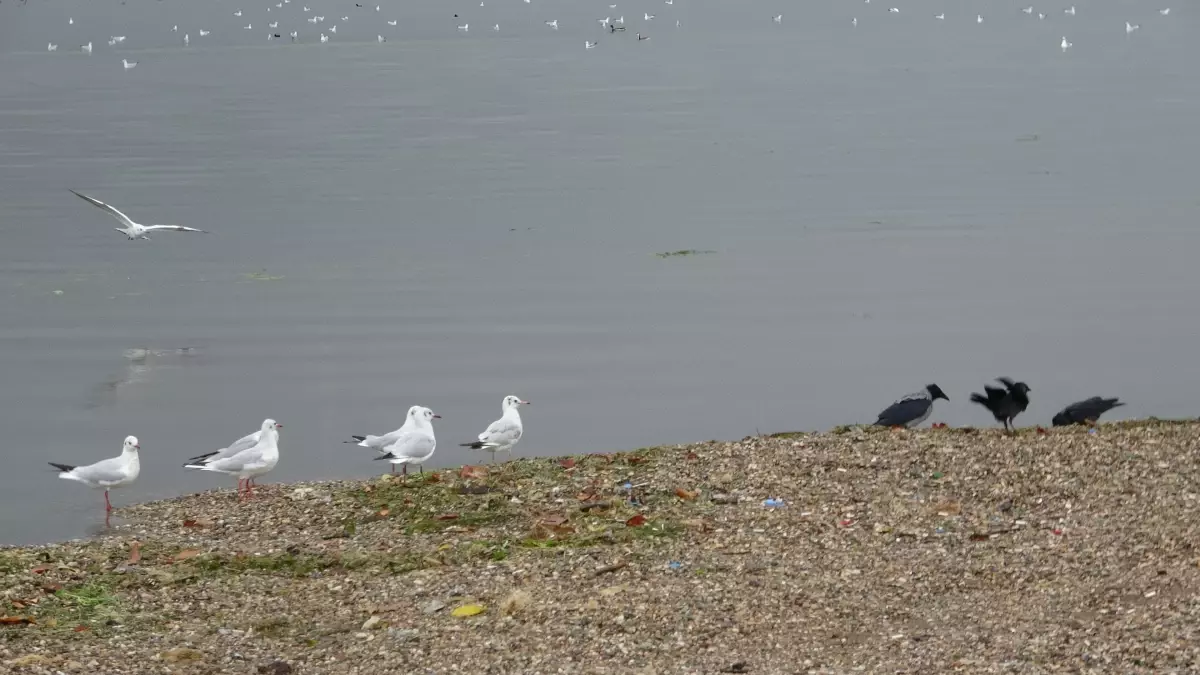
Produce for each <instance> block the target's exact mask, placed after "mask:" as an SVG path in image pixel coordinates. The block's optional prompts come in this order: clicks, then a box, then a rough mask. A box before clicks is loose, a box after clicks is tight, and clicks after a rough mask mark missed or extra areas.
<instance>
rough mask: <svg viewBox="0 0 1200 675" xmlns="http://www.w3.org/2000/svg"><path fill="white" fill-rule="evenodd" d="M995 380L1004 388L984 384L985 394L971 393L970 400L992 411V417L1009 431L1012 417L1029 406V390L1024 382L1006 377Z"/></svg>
mask: <svg viewBox="0 0 1200 675" xmlns="http://www.w3.org/2000/svg"><path fill="white" fill-rule="evenodd" d="M996 381H997V382H1000V383H1001V384H1003V385H1004V386H1005V389H1001V388H999V387H989V386H987V385H984V386H983V390H984V391H985V392H987V396H983V395H981V394H971V402H972V403H978V404H979V405H981V406H983V407H985V408H987V409H988V410H990V411H992V417H995V418H996V421H997V422H1002V423H1003V424H1004V430H1005V431H1009V430H1010V425H1011V424H1012V421H1013V418H1015V417H1016V416H1017V415H1020V414H1021V413H1023V412H1025V409H1026V408H1028V407H1029V392H1030V391H1031V390H1030V389H1029V385H1027V384H1025V383H1024V382H1013V381H1012V380H1010V379H1009V378H1007V377H997V378H996ZM1012 428H1015V427H1012Z"/></svg>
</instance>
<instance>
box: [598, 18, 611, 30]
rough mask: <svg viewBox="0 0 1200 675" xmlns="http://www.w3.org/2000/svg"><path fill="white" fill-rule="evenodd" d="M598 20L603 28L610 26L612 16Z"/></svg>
mask: <svg viewBox="0 0 1200 675" xmlns="http://www.w3.org/2000/svg"><path fill="white" fill-rule="evenodd" d="M596 21H598V22H599V23H600V27H601V28H608V24H610V23H612V17H611V16H610V17H606V18H603V19H596Z"/></svg>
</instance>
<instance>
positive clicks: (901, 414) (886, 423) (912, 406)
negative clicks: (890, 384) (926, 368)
mask: <svg viewBox="0 0 1200 675" xmlns="http://www.w3.org/2000/svg"><path fill="white" fill-rule="evenodd" d="M939 398H940V399H943V400H946V401H949V400H950V397H949V396H946V392H944V391H942V388H941V387H939V386H937V385H936V384H927V385H925V387H924V388H923V389H921V390H920V391H914V392H913V393H911V394H905V395H904V396H901V397H900V398H899V399H898V400H897V401H896V402H895V403H893V404H891V405H890V406H888V407H887V408H884V410H883V412H881V413H879V419H877V420H875V424H876V425H878V426H881V427H906V428H912V427H915V426H917V425H918V424H920V423H921V422H924V421H925V420H927V419H929V415H930V414H931V413H933V402H934V401H936V400H937V399H939Z"/></svg>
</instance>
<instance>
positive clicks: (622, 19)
mask: <svg viewBox="0 0 1200 675" xmlns="http://www.w3.org/2000/svg"><path fill="white" fill-rule="evenodd" d="M613 23H619V24H621V25H622V26H624V25H625V15H624V14H622V15H621V16H620V17H619V18H618V19H617V20H616V21H614V22H613Z"/></svg>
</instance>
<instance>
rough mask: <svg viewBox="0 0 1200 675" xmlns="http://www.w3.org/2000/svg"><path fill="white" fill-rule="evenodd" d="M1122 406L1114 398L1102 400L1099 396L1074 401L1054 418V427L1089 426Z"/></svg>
mask: <svg viewBox="0 0 1200 675" xmlns="http://www.w3.org/2000/svg"><path fill="white" fill-rule="evenodd" d="M1123 405H1125V404H1124V403H1122V402H1121V401H1119V400H1117V399H1116V398H1102V397H1100V396H1093V397H1091V398H1089V399H1086V400H1083V401H1076V402H1075V403H1072V404H1071V405H1069V406H1067V407H1065V408H1063V410H1062V412H1060V413H1058V414H1057V415H1055V416H1054V419H1053V422H1054V426H1056V427H1065V426H1067V425H1068V424H1090V423H1091V422H1095V421H1096V420H1098V419H1100V416H1101V415H1103V414H1104V413H1106V412H1108V411H1109V410H1112V409H1113V408H1117V407H1119V406H1123Z"/></svg>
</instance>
